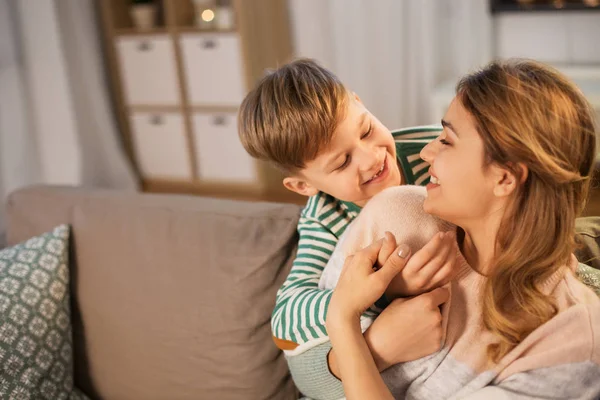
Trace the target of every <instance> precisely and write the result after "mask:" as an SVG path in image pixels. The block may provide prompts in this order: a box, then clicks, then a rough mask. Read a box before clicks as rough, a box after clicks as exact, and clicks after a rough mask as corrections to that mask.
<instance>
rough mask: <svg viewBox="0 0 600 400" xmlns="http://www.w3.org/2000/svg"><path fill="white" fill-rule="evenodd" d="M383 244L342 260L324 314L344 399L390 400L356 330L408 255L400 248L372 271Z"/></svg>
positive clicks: (358, 330) (361, 336) (370, 356)
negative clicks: (335, 284)
mask: <svg viewBox="0 0 600 400" xmlns="http://www.w3.org/2000/svg"><path fill="white" fill-rule="evenodd" d="M383 243H384V240H378V241H377V242H375V243H373V244H372V245H370V246H368V247H366V248H364V249H363V250H361V251H359V252H358V253H356V254H355V255H354V256H351V257H348V258H347V259H346V262H345V264H344V268H343V269H342V273H341V275H340V279H339V281H338V284H337V286H336V288H335V290H334V291H333V295H332V297H331V301H330V303H329V310H328V311H327V320H326V321H325V323H326V326H327V332H328V333H329V338H330V339H331V344H332V348H333V350H332V351H337V353H336V354H337V362H338V364H337V365H338V367H339V376H341V378H342V383H343V385H344V392H345V393H346V398H347V399H365V398H377V399H392V398H393V397H392V395H391V393H390V392H389V390H388V388H387V386H386V385H385V383H384V382H383V379H382V378H381V376H380V375H379V371H378V368H377V365H376V363H375V360H374V359H373V356H372V354H371V350H370V349H369V346H368V345H367V342H366V341H365V338H364V337H363V334H362V331H361V328H360V316H361V314H362V313H363V312H364V311H365V310H366V309H367V308H368V307H370V306H371V304H373V303H374V302H375V301H376V300H377V299H378V298H380V297H381V295H382V294H383V292H384V291H385V289H386V288H387V286H388V285H389V283H390V281H391V280H392V278H393V277H394V276H396V274H398V272H400V270H402V268H404V265H405V264H406V260H407V257H408V255H409V253H410V249H409V248H408V246H406V245H401V246H399V247H398V248H397V249H396V251H395V254H392V255H391V256H390V257H389V258H388V259H387V261H386V262H385V264H384V265H383V266H382V267H381V268H379V269H377V268H373V266H374V265H375V264H376V263H377V259H378V255H379V252H380V250H381V248H382V246H383Z"/></svg>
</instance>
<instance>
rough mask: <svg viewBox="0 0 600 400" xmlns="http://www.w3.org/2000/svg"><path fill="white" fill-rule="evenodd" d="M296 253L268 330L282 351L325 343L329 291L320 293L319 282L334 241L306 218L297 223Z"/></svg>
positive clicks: (333, 236)
mask: <svg viewBox="0 0 600 400" xmlns="http://www.w3.org/2000/svg"><path fill="white" fill-rule="evenodd" d="M298 233H299V234H300V239H299V241H298V253H297V255H296V259H295V260H294V262H293V264H292V269H291V271H290V273H289V275H288V277H287V279H286V281H285V282H284V283H283V285H282V286H281V288H280V289H279V291H278V292H277V298H276V300H275V309H274V310H273V315H272V318H271V328H272V331H273V336H274V338H275V342H276V344H277V345H278V347H280V348H281V349H282V350H294V349H295V348H296V347H297V346H298V345H300V344H303V343H306V342H309V341H312V340H318V339H325V338H326V337H327V331H326V329H325V316H326V314H327V308H328V306H329V300H330V299H331V293H332V291H331V290H320V289H319V287H318V285H319V279H320V278H321V274H322V273H323V269H324V268H325V265H326V264H327V261H328V260H329V258H330V257H331V253H332V252H333V249H334V248H335V245H336V244H337V240H338V239H337V237H336V236H335V235H334V234H333V233H331V231H329V230H328V229H327V228H326V227H324V226H323V225H322V224H320V223H319V222H318V221H316V220H312V219H309V218H307V217H305V216H301V217H300V221H299V223H298Z"/></svg>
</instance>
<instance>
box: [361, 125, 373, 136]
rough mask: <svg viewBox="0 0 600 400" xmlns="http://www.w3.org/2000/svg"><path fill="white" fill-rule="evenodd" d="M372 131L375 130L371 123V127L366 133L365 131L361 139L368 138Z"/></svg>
mask: <svg viewBox="0 0 600 400" xmlns="http://www.w3.org/2000/svg"><path fill="white" fill-rule="evenodd" d="M372 131H373V125H372V124H369V129H368V130H367V131H366V132H365V133H363V135H362V136H361V137H360V138H361V139H366V138H368V137H369V135H370V134H371V132H372Z"/></svg>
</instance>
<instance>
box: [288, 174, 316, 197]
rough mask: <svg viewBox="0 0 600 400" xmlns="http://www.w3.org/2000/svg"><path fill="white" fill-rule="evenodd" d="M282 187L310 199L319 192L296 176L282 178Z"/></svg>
mask: <svg viewBox="0 0 600 400" xmlns="http://www.w3.org/2000/svg"><path fill="white" fill-rule="evenodd" d="M283 186H285V187H286V189H287V190H291V191H292V192H296V193H298V194H301V195H302V196H308V197H310V196H314V195H315V194H317V193H318V192H319V190H318V189H317V188H315V187H314V186H312V185H311V184H310V183H308V182H306V181H305V180H303V179H301V178H298V177H296V176H288V177H285V178H283Z"/></svg>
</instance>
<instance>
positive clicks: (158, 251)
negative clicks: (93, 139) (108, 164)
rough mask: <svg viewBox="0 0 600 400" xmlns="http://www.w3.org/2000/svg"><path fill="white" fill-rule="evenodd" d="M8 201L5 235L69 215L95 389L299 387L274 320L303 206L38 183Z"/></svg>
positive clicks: (83, 367)
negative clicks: (276, 335) (278, 344)
mask: <svg viewBox="0 0 600 400" xmlns="http://www.w3.org/2000/svg"><path fill="white" fill-rule="evenodd" d="M6 212H7V226H8V228H7V244H8V246H11V245H14V244H17V243H19V242H22V241H24V240H26V239H28V238H31V237H34V236H36V235H40V234H42V233H44V232H48V231H51V230H52V229H53V228H54V227H56V226H58V225H60V224H68V225H69V226H70V237H69V246H68V247H69V257H68V258H69V262H68V264H69V265H68V266H69V277H70V292H71V301H70V303H71V307H70V313H71V322H72V332H73V359H74V366H73V374H74V384H75V386H76V387H77V388H78V389H80V390H81V391H82V392H83V393H85V394H86V395H87V396H88V397H89V398H92V399H123V400H126V399H131V400H140V399H157V400H159V399H169V400H176V399H181V400H185V399H195V400H197V399H211V400H221V399H222V400H234V399H244V400H255V399H256V400H258V399H271V400H279V399H281V400H284V399H294V398H297V397H298V392H297V390H296V388H295V386H294V384H293V381H292V379H291V377H290V374H289V371H288V368H287V364H286V361H285V359H284V356H283V354H282V353H281V351H279V350H278V349H277V348H276V347H275V345H274V343H273V341H272V339H271V331H270V321H269V320H270V315H271V310H272V309H273V306H274V302H275V295H276V292H277V289H278V288H279V286H280V285H281V284H282V283H283V281H284V280H285V277H286V275H287V273H288V271H289V269H290V267H291V263H292V260H293V257H294V254H295V246H296V242H297V237H296V235H297V233H296V225H297V221H298V217H299V212H300V206H297V205H291V204H275V203H250V202H241V201H229V200H220V199H212V198H203V197H192V196H182V195H153V194H139V193H126V192H116V191H106V190H86V189H81V188H70V187H52V186H34V187H29V188H25V189H22V190H18V191H16V192H14V193H12V194H11V195H10V196H9V198H8V202H7V208H6ZM0 389H1V388H0ZM0 397H2V396H0Z"/></svg>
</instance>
